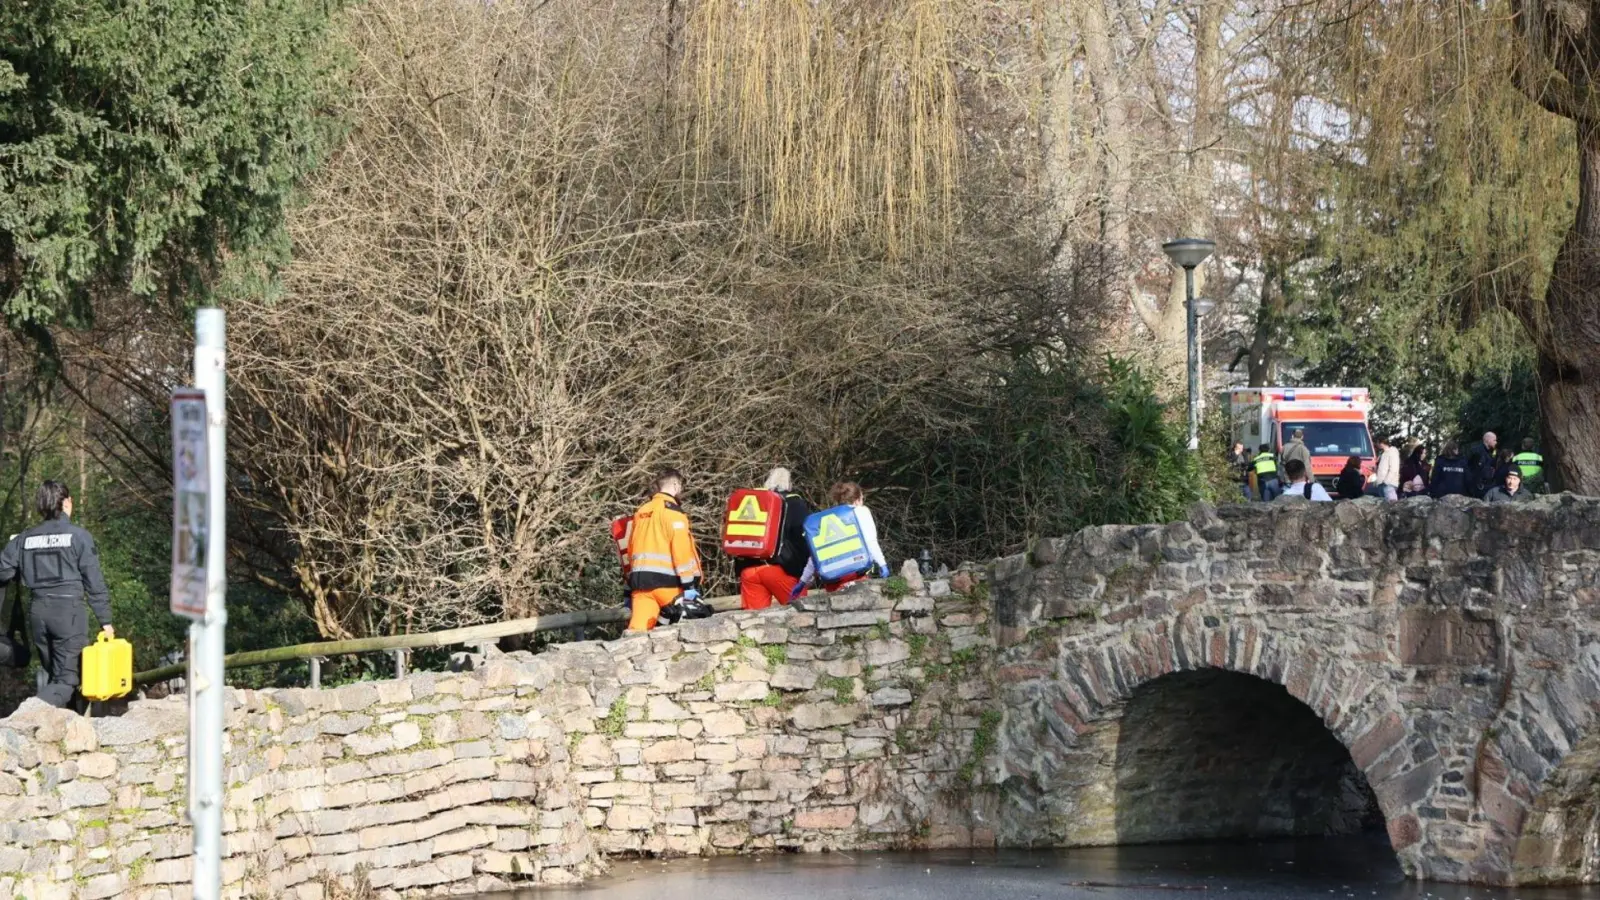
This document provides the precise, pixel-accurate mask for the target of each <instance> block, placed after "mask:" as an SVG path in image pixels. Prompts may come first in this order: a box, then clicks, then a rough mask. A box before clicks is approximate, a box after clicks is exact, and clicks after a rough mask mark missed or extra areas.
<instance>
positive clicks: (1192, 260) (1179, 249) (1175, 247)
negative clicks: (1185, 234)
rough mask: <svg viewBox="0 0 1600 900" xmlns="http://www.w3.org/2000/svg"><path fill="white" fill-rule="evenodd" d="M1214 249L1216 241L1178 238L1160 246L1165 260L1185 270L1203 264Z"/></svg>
mask: <svg viewBox="0 0 1600 900" xmlns="http://www.w3.org/2000/svg"><path fill="white" fill-rule="evenodd" d="M1216 249H1217V243H1216V241H1208V240H1206V239H1205V238H1178V239H1177V240H1175V241H1167V242H1166V243H1165V244H1162V245H1161V250H1162V252H1163V253H1165V254H1167V258H1168V259H1170V260H1172V261H1173V262H1174V263H1176V264H1177V265H1179V266H1181V267H1183V268H1185V269H1192V268H1194V267H1195V266H1198V265H1200V264H1201V263H1203V262H1205V261H1206V257H1208V256H1210V255H1211V252H1212V251H1213V250H1216Z"/></svg>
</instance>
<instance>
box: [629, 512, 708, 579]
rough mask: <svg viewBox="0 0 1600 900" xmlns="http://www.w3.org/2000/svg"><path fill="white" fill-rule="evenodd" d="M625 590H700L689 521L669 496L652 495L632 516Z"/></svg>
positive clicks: (697, 561) (697, 552) (698, 559)
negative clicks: (672, 588) (626, 587)
mask: <svg viewBox="0 0 1600 900" xmlns="http://www.w3.org/2000/svg"><path fill="white" fill-rule="evenodd" d="M628 561H629V564H630V565H629V569H628V587H629V588H631V589H633V590H636V591H652V590H655V589H657V588H667V587H675V588H679V589H680V590H688V589H690V588H695V589H697V590H698V589H699V587H700V574H701V573H700V551H699V550H698V549H696V548H695V545H694V535H693V534H691V533H690V532H689V517H688V516H686V515H684V514H683V508H682V507H680V506H678V502H677V501H676V500H674V499H672V496H671V495H669V494H656V495H655V496H654V497H651V498H650V502H649V503H646V504H645V505H643V506H641V507H639V509H638V511H637V512H635V513H634V514H633V535H632V537H630V538H629V540H628Z"/></svg>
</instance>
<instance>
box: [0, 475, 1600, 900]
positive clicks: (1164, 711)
mask: <svg viewBox="0 0 1600 900" xmlns="http://www.w3.org/2000/svg"><path fill="white" fill-rule="evenodd" d="M884 586H885V585H884V583H883V582H872V583H866V584H861V585H856V586H853V587H852V588H851V589H848V590H846V591H843V592H840V593H839V594H836V595H831V596H829V595H816V596H813V597H810V598H807V599H806V600H805V601H803V603H802V604H799V605H797V606H795V607H790V608H787V609H782V608H780V609H773V610H768V611H764V612H759V613H732V614H723V615H718V616H716V617H714V618H711V619H708V620H704V621H698V622H690V623H684V624H682V625H679V626H675V627H666V628H661V629H658V630H656V631H654V632H651V633H650V634H648V635H636V636H629V637H627V638H624V639H622V640H618V641H613V642H608V643H583V644H569V645H564V646H561V647H557V648H555V649H552V650H550V651H549V652H546V653H543V654H540V655H538V656H530V655H526V654H512V655H510V656H503V657H497V658H494V659H491V660H488V661H486V662H485V664H484V665H482V666H481V667H480V668H479V669H477V670H476V671H472V672H465V673H451V674H418V675H414V676H412V677H410V678H408V679H405V680H401V681H393V682H379V683H372V684H360V685H352V686H348V687H344V688H339V689H337V690H330V691H323V692H316V691H304V690H293V691H264V692H250V691H240V692H235V693H234V694H233V695H232V698H231V705H232V712H231V714H230V742H231V743H230V748H229V751H228V752H229V755H228V766H229V774H228V783H229V793H228V798H227V816H226V827H227V831H228V833H227V838H226V850H227V861H226V864H225V872H226V875H227V881H228V884H229V895H230V896H235V897H242V896H251V895H255V894H268V895H287V896H293V897H320V896H324V894H325V890H326V887H327V884H328V883H329V880H330V879H331V880H332V881H333V882H336V883H353V882H354V881H355V880H357V879H364V880H366V881H367V882H368V883H370V884H371V885H372V886H374V887H375V888H377V889H378V890H379V892H380V894H381V895H382V896H385V897H402V896H422V895H428V894H448V893H469V892H475V891H481V890H488V889H493V888H499V887H504V886H508V885H513V884H516V883H519V882H540V883H560V882H571V881H576V880H578V879H580V878H583V877H585V876H587V875H589V874H591V873H594V872H596V871H598V870H599V869H600V868H602V867H603V866H604V861H605V858H606V857H607V856H608V855H614V854H638V853H646V854H661V855H677V854H711V853H738V852H753V851H764V850H801V851H810V850H826V849H877V848H900V847H904V848H917V847H968V846H972V847H988V846H995V845H1001V846H1074V845H1083V844H1104V843H1114V842H1118V841H1122V840H1129V839H1134V840H1161V839H1168V838H1173V837H1185V838H1201V837H1205V836H1207V834H1208V833H1209V832H1208V831H1207V830H1206V829H1207V828H1224V829H1226V830H1227V831H1228V832H1229V833H1234V832H1242V831H1245V830H1254V831H1257V832H1262V833H1303V832H1304V830H1306V829H1310V830H1317V829H1321V828H1333V827H1335V826H1336V825H1338V827H1344V825H1350V824H1351V823H1357V820H1362V819H1367V818H1369V813H1370V812H1371V803H1370V802H1369V801H1368V798H1371V800H1372V801H1373V802H1375V803H1376V806H1377V808H1378V812H1379V813H1381V816H1382V818H1383V820H1384V823H1385V825H1386V827H1387V831H1388V834H1389V837H1390V840H1391V842H1392V844H1393V846H1394V847H1395V850H1396V852H1397V853H1398V855H1399V858H1400V860H1401V863H1402V865H1403V866H1404V867H1405V869H1406V870H1407V872H1409V873H1410V874H1412V875H1414V876H1417V877H1423V878H1430V879H1438V880H1447V881H1472V882H1488V883H1497V884H1505V883H1531V882H1537V881H1563V880H1579V879H1593V878H1596V877H1600V859H1597V853H1600V851H1597V850H1596V849H1595V848H1596V847H1600V794H1597V793H1596V791H1595V790H1594V788H1593V785H1594V784H1596V783H1600V727H1597V726H1600V721H1597V718H1600V499H1589V498H1576V497H1570V496H1560V497H1554V498H1548V499H1542V500H1539V501H1537V502H1535V503H1529V504H1516V505H1502V506H1486V505H1484V504H1482V503H1479V502H1476V501H1467V500H1461V499H1458V498H1452V499H1449V500H1446V501H1443V502H1437V503H1436V502H1434V501H1432V500H1427V499H1415V500H1407V501H1402V502H1400V503H1393V504H1384V503H1381V502H1378V501H1372V500H1360V501H1354V502H1342V503H1336V504H1307V503H1304V502H1303V501H1291V502H1287V503H1282V504H1270V505H1268V504H1249V505H1237V506H1230V507H1223V508H1218V509H1214V508H1211V507H1208V506H1199V507H1196V508H1195V509H1194V511H1193V512H1192V513H1191V515H1190V517H1189V519H1188V520H1187V521H1183V522H1175V523H1171V524H1166V525H1149V526H1136V527H1122V526H1114V527H1105V528H1091V529H1086V530H1085V531H1083V532H1080V533H1079V534H1077V535H1074V536H1072V537H1069V538H1063V539H1056V540H1046V541H1041V542H1040V543H1039V544H1038V545H1037V546H1035V547H1034V548H1033V549H1032V551H1031V552H1030V553H1028V554H1024V555H1021V556H1016V557H1011V558H1007V559H1003V560H999V561H997V562H996V563H995V564H994V565H993V567H992V568H991V571H990V574H989V577H988V579H987V580H986V581H980V580H977V579H974V577H973V576H972V575H970V574H968V573H960V574H958V575H957V576H956V577H955V578H953V579H951V580H950V582H948V583H946V582H943V581H938V582H933V583H930V584H928V585H927V586H926V588H925V589H924V588H923V587H922V586H921V585H920V584H916V585H914V586H912V588H911V591H910V592H909V593H908V594H906V595H904V596H887V595H885V594H884V593H883V590H884ZM990 591H992V592H993V600H992V602H991V601H990V599H989V597H988V593H989V592H990ZM991 616H992V621H991ZM991 625H992V627H993V632H992V634H991V631H990V629H991ZM1183 673H1189V674H1183ZM1225 673H1234V674H1232V675H1228V676H1227V677H1221V676H1222V675H1223V674H1225ZM1169 676H1176V677H1169ZM1245 685H1250V687H1248V688H1246V687H1245ZM1274 686H1276V687H1274ZM1257 687H1259V688H1260V689H1261V690H1266V689H1268V688H1270V689H1271V690H1273V691H1279V690H1281V691H1282V692H1284V694H1285V695H1286V696H1284V697H1282V698H1280V699H1281V700H1282V702H1283V703H1285V704H1289V707H1288V708H1291V709H1299V707H1294V706H1293V704H1295V703H1298V704H1303V705H1304V708H1305V709H1308V710H1309V711H1310V713H1311V714H1313V715H1314V716H1315V718H1316V719H1320V722H1321V725H1322V726H1324V727H1325V730H1326V734H1323V733H1320V732H1318V730H1317V728H1316V727H1314V726H1315V725H1316V722H1315V720H1312V719H1307V720H1306V722H1307V727H1306V728H1303V729H1302V728H1298V727H1297V728H1295V729H1279V733H1277V734H1276V735H1275V737H1276V739H1279V740H1281V741H1282V742H1283V743H1284V744H1285V748H1286V749H1284V750H1283V751H1281V752H1279V753H1277V754H1276V755H1277V756H1278V757H1279V758H1278V759H1276V760H1273V759H1266V758H1263V759H1261V760H1260V761H1259V764H1258V765H1252V766H1249V767H1243V766H1239V765H1233V766H1231V767H1229V766H1227V765H1223V764H1217V763H1214V761H1216V760H1220V759H1222V757H1223V755H1224V754H1226V753H1228V751H1227V749H1226V741H1227V739H1228V737H1229V735H1230V734H1232V733H1233V732H1234V731H1236V729H1235V728H1234V726H1233V725H1231V724H1229V722H1231V721H1232V720H1229V721H1211V722H1208V723H1197V724H1196V725H1195V727H1182V725H1181V721H1182V719H1181V718H1180V717H1182V716H1188V717H1191V718H1192V717H1194V716H1203V715H1208V714H1207V713H1206V712H1205V711H1204V710H1206V709H1213V710H1219V712H1218V713H1217V715H1219V716H1220V715H1221V714H1222V712H1226V711H1227V707H1228V705H1229V704H1230V703H1235V702H1237V701H1236V700H1234V699H1231V698H1237V697H1246V696H1249V693H1248V692H1249V691H1250V690H1255V689H1256V688H1257ZM1223 691H1230V692H1234V693H1232V694H1220V693H1218V692H1223ZM1274 702H1277V701H1276V700H1275V701H1274ZM1141 710H1142V712H1141ZM1130 711H1131V713H1132V714H1131V715H1130ZM1301 711H1302V712H1303V711H1304V710H1301ZM1151 717H1156V718H1160V719H1163V720H1169V719H1170V720H1174V721H1176V722H1178V723H1179V724H1174V721H1164V722H1163V723H1159V724H1158V723H1156V722H1155V721H1153V720H1152V719H1151ZM1247 720H1248V717H1245V718H1242V719H1239V721H1247ZM185 721H186V716H185V710H184V705H183V702H182V701H181V699H175V700H168V701H154V702H137V703H133V704H131V705H130V708H129V709H128V711H127V712H126V714H125V715H123V716H121V717H119V718H108V719H100V720H94V721H89V720H84V719H80V718H77V717H75V716H73V715H71V714H69V713H65V712H61V711H56V710H50V709H48V708H42V707H41V706H40V705H38V704H37V703H34V702H30V703H28V704H25V705H24V706H23V707H22V708H21V709H20V710H19V711H18V712H17V713H16V714H15V715H13V716H11V717H10V718H9V719H6V720H3V721H0V893H3V892H6V891H9V892H10V893H11V895H13V896H16V895H21V896H25V897H28V898H29V900H52V898H74V897H76V898H83V900H99V898H105V897H112V896H127V897H131V898H136V900H139V898H169V897H176V896H178V895H180V894H181V893H183V891H182V888H181V885H182V884H183V883H184V882H185V881H186V880H187V878H188V876H189V868H188V865H189V863H188V859H187V854H188V848H189V846H190V836H189V834H188V832H187V831H186V830H185V827H184V825H183V821H184V815H183V802H184V801H183V781H184V771H183V766H184V763H183V758H184V747H183V741H184V728H185ZM1252 727H1254V726H1252ZM1296 735H1300V736H1301V737H1303V738H1304V739H1303V740H1299V739H1292V738H1295V736H1296ZM1329 736H1331V739H1332V740H1335V741H1336V742H1337V744H1338V745H1339V746H1338V747H1334V746H1332V745H1331V744H1328V743H1327V739H1328V738H1329ZM1315 741H1321V742H1322V743H1321V744H1318V745H1316V746H1314V747H1313V746H1312V744H1311V742H1315ZM1308 747H1309V748H1310V749H1311V750H1312V751H1314V752H1315V753H1316V754H1318V756H1317V758H1316V760H1314V762H1315V763H1316V764H1315V765H1309V766H1304V765H1302V766H1298V767H1297V765H1291V763H1292V762H1293V760H1292V759H1290V758H1289V757H1290V756H1292V755H1294V754H1303V753H1304V752H1306V750H1307V748H1308ZM1341 748H1342V750H1341ZM1340 752H1347V753H1348V755H1349V758H1350V762H1351V765H1350V766H1345V765H1344V764H1343V760H1342V757H1340V755H1339V754H1340ZM1230 758H1231V757H1230ZM1298 758H1300V759H1302V760H1304V759H1306V758H1307V757H1304V756H1303V755H1302V756H1300V757H1298ZM1174 761H1176V762H1174ZM1174 767H1183V768H1187V769H1193V770H1194V771H1193V773H1192V779H1191V780H1186V781H1178V780H1175V777H1176V776H1174V774H1173V773H1172V772H1171V771H1170V770H1171V769H1173V768H1174ZM1247 768H1248V769H1258V770H1259V771H1260V772H1262V773H1269V774H1270V773H1273V772H1277V773H1279V774H1280V775H1281V776H1282V777H1277V776H1273V777H1271V778H1267V777H1264V778H1263V779H1262V782H1263V783H1262V784H1260V785H1258V786H1257V788H1256V789H1257V790H1259V791H1261V792H1263V793H1262V794H1261V795H1260V796H1256V797H1248V796H1245V795H1246V792H1248V791H1249V790H1251V786H1250V784H1249V780H1250V779H1249V777H1248V776H1249V775H1250V772H1249V771H1247ZM1208 772H1209V773H1211V774H1209V775H1208ZM1319 773H1320V774H1319ZM1362 782H1365V784H1362ZM1319 784H1322V785H1331V787H1329V788H1327V793H1326V794H1323V793H1321V792H1320V791H1319V788H1318V785H1319ZM1283 785H1288V786H1289V788H1288V793H1287V795H1286V796H1268V795H1267V792H1272V791H1280V793H1281V790H1280V789H1281V788H1282V787H1283ZM1369 789H1370V794H1369V793H1368V790H1369ZM1175 796H1181V809H1179V810H1178V812H1179V813H1180V814H1178V815H1168V813H1169V812H1170V811H1171V809H1172V805H1173V804H1172V802H1171V798H1172V797H1175ZM1242 797H1243V798H1244V799H1247V800H1249V801H1250V803H1251V804H1253V805H1252V807H1251V808H1252V809H1254V810H1256V811H1255V812H1249V813H1248V814H1239V815H1234V816H1231V817H1229V816H1221V815H1211V814H1210V813H1209V812H1208V810H1210V809H1213V808H1215V809H1221V808H1222V807H1223V806H1224V805H1228V804H1232V805H1234V806H1238V805H1239V802H1240V800H1241V798H1242ZM1236 812H1237V810H1236ZM1169 820H1170V821H1169ZM1252 823H1254V824H1252ZM1263 823H1266V824H1265V825H1264V824H1263ZM1318 823H1332V824H1325V825H1324V824H1318ZM1339 823H1343V825H1339ZM1357 824H1358V823H1357ZM1175 829H1176V830H1175Z"/></svg>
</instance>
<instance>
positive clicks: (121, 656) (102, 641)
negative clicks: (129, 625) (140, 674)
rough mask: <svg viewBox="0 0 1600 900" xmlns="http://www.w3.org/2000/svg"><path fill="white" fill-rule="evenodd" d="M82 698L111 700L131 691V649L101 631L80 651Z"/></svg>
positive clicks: (128, 644) (127, 644)
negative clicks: (97, 636)
mask: <svg viewBox="0 0 1600 900" xmlns="http://www.w3.org/2000/svg"><path fill="white" fill-rule="evenodd" d="M82 690H83V696H84V699H86V700H115V699H116V698H118V697H121V696H123V695H125V694H127V693H128V692H129V691H131V690H133V645H132V644H130V643H128V642H127V641H125V640H123V639H122V638H114V637H112V636H111V635H109V634H106V633H105V632H104V631H102V632H100V637H99V638H98V639H96V640H95V642H94V643H92V644H90V645H89V646H87V647H85V648H83V689H82Z"/></svg>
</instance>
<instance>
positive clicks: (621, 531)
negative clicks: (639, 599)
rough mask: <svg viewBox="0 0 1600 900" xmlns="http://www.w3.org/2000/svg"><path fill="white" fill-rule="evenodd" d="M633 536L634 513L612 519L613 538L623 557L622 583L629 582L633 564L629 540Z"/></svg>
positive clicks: (618, 553)
mask: <svg viewBox="0 0 1600 900" xmlns="http://www.w3.org/2000/svg"><path fill="white" fill-rule="evenodd" d="M632 538H633V513H628V514H627V515H625V516H617V517H616V518H615V519H612V520H611V539H612V540H613V541H616V542H617V555H618V556H620V557H621V558H622V583H623V584H624V585H626V584H627V583H628V573H630V572H632V571H633V565H632V563H631V562H630V561H629V558H628V541H629V540H631V539H632Z"/></svg>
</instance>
